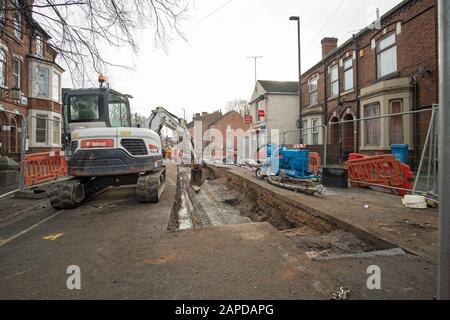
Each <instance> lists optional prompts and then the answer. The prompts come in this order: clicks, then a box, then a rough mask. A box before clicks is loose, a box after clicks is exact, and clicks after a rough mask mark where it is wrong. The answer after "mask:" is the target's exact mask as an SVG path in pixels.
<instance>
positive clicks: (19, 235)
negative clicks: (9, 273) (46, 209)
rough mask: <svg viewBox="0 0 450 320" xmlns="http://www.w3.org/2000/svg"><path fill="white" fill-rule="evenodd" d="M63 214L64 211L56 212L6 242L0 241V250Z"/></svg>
mask: <svg viewBox="0 0 450 320" xmlns="http://www.w3.org/2000/svg"><path fill="white" fill-rule="evenodd" d="M63 212H64V210H61V211H58V212H56V213H54V214H52V215H51V216H49V217H47V218H45V219H43V220H41V221H39V222H38V223H36V224H34V225H32V226H31V227H29V228H27V229H25V230H23V231H20V232H19V233H17V234H16V235H14V236H12V237H10V238H8V239H6V240H3V241H0V248H1V247H3V246H4V245H6V244H7V243H9V242H11V241H13V240H14V239H17V238H19V237H21V236H23V235H24V234H26V233H28V232H30V231H31V230H33V229H35V228H37V227H39V226H40V225H41V224H43V223H45V222H47V221H49V220H51V219H53V218H55V217H57V216H59V215H60V214H62V213H63Z"/></svg>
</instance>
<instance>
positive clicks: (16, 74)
mask: <svg viewBox="0 0 450 320" xmlns="http://www.w3.org/2000/svg"><path fill="white" fill-rule="evenodd" d="M20 64H21V61H20V60H19V59H17V58H14V59H13V88H16V89H20V69H21V68H20Z"/></svg>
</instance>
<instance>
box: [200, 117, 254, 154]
mask: <svg viewBox="0 0 450 320" xmlns="http://www.w3.org/2000/svg"><path fill="white" fill-rule="evenodd" d="M208 129H210V130H211V131H212V130H214V131H215V133H216V134H220V136H221V137H222V138H223V141H221V143H218V144H217V143H216V144H217V146H214V148H213V149H212V155H211V156H212V157H215V158H216V159H226V160H227V162H234V161H235V160H236V159H237V155H238V149H239V141H241V140H242V139H244V138H245V136H246V134H247V131H248V130H249V129H250V125H249V124H245V123H244V118H243V117H242V115H241V114H240V113H239V112H236V111H230V112H227V113H226V114H224V115H223V116H221V117H220V118H219V119H218V120H216V121H215V122H213V123H211V124H210V125H209V128H208ZM215 139H216V137H214V136H213V134H211V135H210V137H209V141H210V143H213V142H214V140H215ZM216 142H217V141H216ZM216 147H217V149H216Z"/></svg>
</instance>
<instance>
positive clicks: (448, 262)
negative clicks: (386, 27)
mask: <svg viewBox="0 0 450 320" xmlns="http://www.w3.org/2000/svg"><path fill="white" fill-rule="evenodd" d="M438 10H439V11H438V12H439V103H440V108H439V117H440V129H439V130H440V132H439V140H440V146H439V187H440V190H439V196H440V198H439V242H440V244H439V271H438V297H439V299H441V300H448V299H450V246H449V243H450V231H449V229H450V212H449V211H450V200H449V198H448V197H446V196H445V195H446V194H447V192H448V188H449V186H450V165H449V163H450V151H449V149H448V144H449V143H450V129H449V126H450V112H449V111H448V109H447V107H448V106H449V104H450V94H449V92H448V82H449V81H450V76H449V72H450V41H449V36H450V20H449V14H450V3H449V2H448V1H446V0H439V2H438Z"/></svg>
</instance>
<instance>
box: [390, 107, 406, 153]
mask: <svg viewBox="0 0 450 320" xmlns="http://www.w3.org/2000/svg"><path fill="white" fill-rule="evenodd" d="M389 104H390V111H391V114H393V113H400V112H402V104H403V101H402V100H392V101H390V103H389ZM389 143H390V144H399V143H404V137H403V116H401V115H398V116H391V117H390V124H389Z"/></svg>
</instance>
